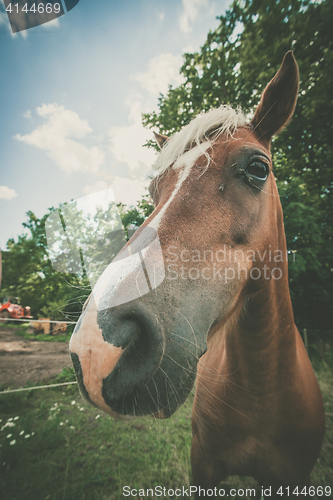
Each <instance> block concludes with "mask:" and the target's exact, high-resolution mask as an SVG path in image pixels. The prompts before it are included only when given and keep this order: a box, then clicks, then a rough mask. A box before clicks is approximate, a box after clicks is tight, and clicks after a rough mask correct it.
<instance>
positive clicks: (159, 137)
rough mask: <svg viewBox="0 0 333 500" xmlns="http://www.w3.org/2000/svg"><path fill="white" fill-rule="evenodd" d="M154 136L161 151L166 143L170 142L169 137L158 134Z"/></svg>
mask: <svg viewBox="0 0 333 500" xmlns="http://www.w3.org/2000/svg"><path fill="white" fill-rule="evenodd" d="M154 136H155V140H156V142H157V144H158V146H159V148H160V149H162V147H163V145H164V143H165V142H166V141H167V140H169V137H168V136H167V135H162V134H158V133H157V132H154Z"/></svg>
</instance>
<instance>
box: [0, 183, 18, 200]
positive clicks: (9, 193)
mask: <svg viewBox="0 0 333 500" xmlns="http://www.w3.org/2000/svg"><path fill="white" fill-rule="evenodd" d="M15 196H17V193H16V191H15V189H11V188H9V187H7V186H0V199H2V200H11V199H12V198H15Z"/></svg>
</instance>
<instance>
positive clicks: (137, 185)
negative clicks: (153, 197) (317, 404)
mask: <svg viewBox="0 0 333 500" xmlns="http://www.w3.org/2000/svg"><path fill="white" fill-rule="evenodd" d="M148 184H149V181H148V180H144V181H140V180H138V179H126V178H125V177H119V176H114V177H113V180H112V181H111V184H109V185H108V184H107V183H106V182H105V181H97V182H95V184H93V185H91V186H85V187H84V188H83V190H82V193H83V194H85V195H89V194H92V193H96V192H98V191H103V190H104V189H110V188H111V189H112V190H113V193H114V196H115V199H116V202H117V203H119V202H121V203H123V204H124V205H128V206H130V205H136V203H137V202H138V201H140V199H141V197H142V195H145V194H148V191H147V189H146V188H147V187H148Z"/></svg>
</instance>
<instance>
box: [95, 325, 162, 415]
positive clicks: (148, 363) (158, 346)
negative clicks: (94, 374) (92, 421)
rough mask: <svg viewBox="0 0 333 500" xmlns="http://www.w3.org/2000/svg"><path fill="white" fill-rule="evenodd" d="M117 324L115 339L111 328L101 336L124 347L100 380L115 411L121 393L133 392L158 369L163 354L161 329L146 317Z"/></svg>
mask: <svg viewBox="0 0 333 500" xmlns="http://www.w3.org/2000/svg"><path fill="white" fill-rule="evenodd" d="M117 323H118V324H117V329H115V330H114V332H117V333H116V338H115V336H114V335H112V330H113V328H110V333H109V334H108V335H106V337H104V338H107V340H108V342H110V343H112V344H115V345H117V346H119V347H121V348H122V349H124V352H123V353H122V355H121V357H120V359H119V361H118V363H117V364H116V366H115V368H114V369H113V371H112V372H111V373H110V374H109V375H108V376H107V377H106V378H105V379H104V381H103V389H102V395H103V398H104V400H105V402H106V404H107V405H109V406H110V408H112V409H113V410H115V411H119V405H120V401H123V399H124V397H125V396H128V395H129V394H135V392H136V391H137V390H138V389H139V388H141V387H142V386H144V385H146V384H147V383H148V382H149V380H150V379H151V378H152V377H153V376H154V374H155V373H156V371H157V370H158V368H159V366H160V363H161V360H162V357H163V353H164V342H163V336H162V333H161V330H160V328H159V327H158V326H157V325H155V324H153V322H152V321H150V320H147V318H146V317H143V316H142V315H136V316H131V317H128V318H127V319H123V320H122V321H118V322H117ZM103 336H104V334H103ZM120 413H122V411H121V412H120Z"/></svg>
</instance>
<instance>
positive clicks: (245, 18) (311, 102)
mask: <svg viewBox="0 0 333 500" xmlns="http://www.w3.org/2000/svg"><path fill="white" fill-rule="evenodd" d="M332 23H333V4H332V2H330V1H328V0H326V1H322V2H320V1H310V0H279V1H274V0H263V1H262V0H236V1H234V2H233V3H232V5H231V7H230V8H229V10H227V12H226V13H225V14H224V15H223V16H221V17H220V25H219V26H218V28H217V29H216V30H215V31H214V32H209V33H208V36H207V40H206V42H205V43H204V45H203V46H202V47H201V49H200V51H199V52H196V53H193V54H184V63H183V66H182V67H181V70H180V71H181V73H182V74H183V75H184V77H185V82H184V83H183V84H182V85H180V86H179V87H177V88H172V87H170V89H169V92H168V94H167V95H161V96H160V98H159V102H158V112H152V113H147V114H144V115H143V124H144V125H145V126H147V127H149V128H152V127H154V128H157V129H158V130H159V132H161V133H163V134H172V133H174V132H176V131H178V130H179V129H180V128H181V127H183V126H184V125H186V124H187V123H189V121H190V120H192V119H193V118H194V117H195V116H196V115H197V114H198V113H200V112H201V111H207V110H209V109H210V108H214V107H217V106H219V105H220V104H231V105H232V106H233V107H237V106H241V107H242V108H243V110H244V111H245V112H247V113H250V114H251V113H253V112H254V109H255V107H256V105H257V104H258V101H259V99H260V95H261V93H262V91H263V89H264V87H265V85H266V84H267V83H268V82H269V80H270V79H271V78H272V77H273V76H274V74H275V73H276V71H277V70H278V68H279V66H280V64H281V61H282V59H283V56H284V54H285V53H286V52H287V51H288V50H290V49H292V50H293V52H294V54H295V57H296V59H297V62H298V65H299V70H300V91H299V97H298V102H297V106H296V110H295V114H294V117H293V120H292V121H291V123H290V124H289V125H288V127H287V128H286V129H285V130H283V131H282V132H281V133H280V134H279V136H278V137H277V138H276V139H275V140H274V141H273V159H274V168H275V175H276V177H277V179H278V184H279V188H280V191H281V202H282V207H283V210H284V214H285V227H286V236H287V242H288V248H289V250H290V251H292V252H295V253H294V255H295V262H293V261H292V259H291V262H290V287H291V295H292V300H293V305H294V311H295V316H296V321H297V323H298V324H299V326H301V327H305V326H308V327H309V328H317V327H318V328H320V329H329V328H331V325H332V321H333V311H332V306H331V299H330V297H332V295H333V280H332V271H331V270H332V268H333V229H332V219H333V203H332V188H333V175H332V144H333V143H332V134H333V101H332V98H331V94H332V88H333V50H332V49H333V46H332V45H333V39H332V34H331V33H332V29H331V27H332Z"/></svg>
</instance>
